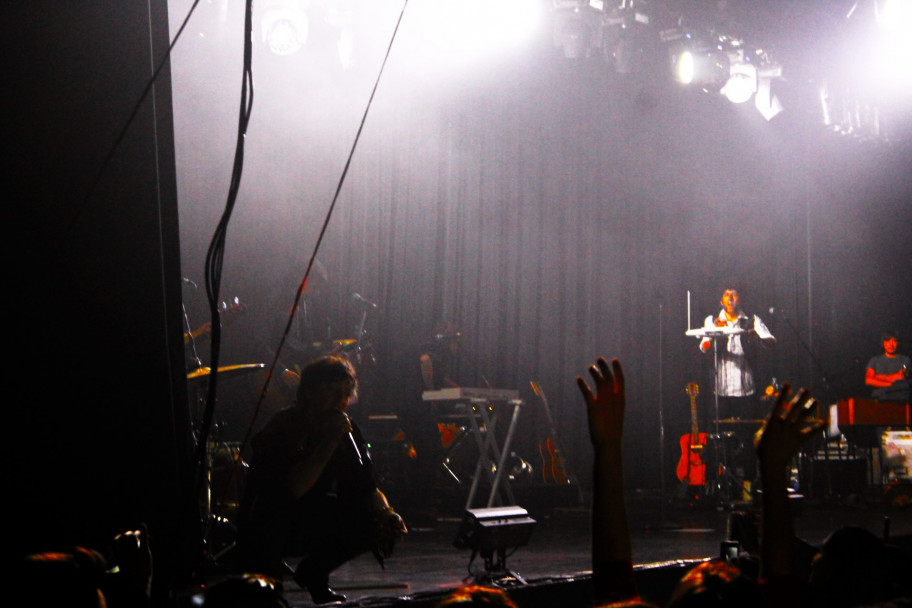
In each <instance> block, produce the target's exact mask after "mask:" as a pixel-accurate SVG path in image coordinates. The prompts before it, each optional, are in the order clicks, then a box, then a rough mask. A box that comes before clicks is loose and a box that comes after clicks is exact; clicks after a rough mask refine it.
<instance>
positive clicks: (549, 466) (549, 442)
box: [530, 380, 571, 484]
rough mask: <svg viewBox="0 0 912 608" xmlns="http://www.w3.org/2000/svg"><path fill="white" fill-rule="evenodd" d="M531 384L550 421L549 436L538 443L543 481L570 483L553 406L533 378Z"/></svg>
mask: <svg viewBox="0 0 912 608" xmlns="http://www.w3.org/2000/svg"><path fill="white" fill-rule="evenodd" d="M530 384H531V385H532V391H533V392H534V393H535V396H536V397H538V398H539V399H540V400H541V402H542V407H543V408H544V410H545V418H546V419H547V421H548V431H549V433H550V435H549V436H548V437H547V438H545V439H544V440H542V441H540V442H539V444H538V453H539V455H540V456H541V463H542V466H541V473H542V481H543V482H545V483H558V484H565V483H570V482H571V479H570V475H569V474H568V473H567V469H566V467H565V466H564V459H563V456H562V455H561V452H560V448H559V447H558V445H557V439H556V437H557V432H556V429H555V427H554V419H553V418H552V417H551V408H550V407H548V400H547V399H546V398H545V393H544V391H542V389H541V387H540V386H539V385H538V383H537V382H535V381H534V380H533V381H531V382H530Z"/></svg>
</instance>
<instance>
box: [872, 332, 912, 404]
mask: <svg viewBox="0 0 912 608" xmlns="http://www.w3.org/2000/svg"><path fill="white" fill-rule="evenodd" d="M880 341H881V345H882V346H883V351H884V352H883V354H882V355H877V356H875V357H872V358H871V360H870V361H868V366H867V368H866V369H865V384H866V385H868V386H871V387H874V390H873V391H872V392H871V397H873V398H874V399H878V400H880V401H901V402H905V403H908V402H909V393H910V390H909V368H910V367H912V359H910V358H909V357H908V356H907V355H901V354H899V353H898V352H897V349H898V348H899V338H898V336H897V335H896V332H893V331H889V332H884V333H883V334H882V335H881V337H880Z"/></svg>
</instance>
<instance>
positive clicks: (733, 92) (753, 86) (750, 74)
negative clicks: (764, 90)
mask: <svg viewBox="0 0 912 608" xmlns="http://www.w3.org/2000/svg"><path fill="white" fill-rule="evenodd" d="M731 58H732V61H731V63H730V65H729V75H728V80H726V81H725V86H723V87H722V88H721V89H720V91H719V92H720V93H722V94H723V95H725V97H726V99H728V100H729V101H730V102H732V103H744V102H746V101H748V100H749V99H750V98H751V97H752V96H753V94H754V93H755V92H756V91H757V68H756V67H754V66H753V65H751V64H750V63H747V62H745V61H744V54H743V52H741V51H738V52H736V53H733V54H732V55H731Z"/></svg>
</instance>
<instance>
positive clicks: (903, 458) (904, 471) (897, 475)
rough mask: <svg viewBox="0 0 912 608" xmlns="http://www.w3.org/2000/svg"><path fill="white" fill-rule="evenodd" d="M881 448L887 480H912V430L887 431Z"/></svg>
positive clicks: (882, 438) (882, 469)
mask: <svg viewBox="0 0 912 608" xmlns="http://www.w3.org/2000/svg"><path fill="white" fill-rule="evenodd" d="M881 449H882V450H883V451H882V452H881V462H882V464H881V471H882V472H883V474H884V475H886V478H887V480H888V481H892V480H894V479H907V480H912V431H885V432H884V434H883V436H882V437H881Z"/></svg>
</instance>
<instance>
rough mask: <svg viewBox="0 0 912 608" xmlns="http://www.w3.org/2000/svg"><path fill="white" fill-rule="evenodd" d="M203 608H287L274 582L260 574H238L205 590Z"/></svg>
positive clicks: (286, 603)
mask: <svg viewBox="0 0 912 608" xmlns="http://www.w3.org/2000/svg"><path fill="white" fill-rule="evenodd" d="M205 598H206V599H205V601H204V602H203V606H204V608H288V602H287V601H286V600H285V597H284V596H283V595H282V592H281V590H280V589H279V587H278V585H277V584H276V581H275V580H274V579H272V578H269V577H268V576H264V575H262V574H238V575H233V576H229V577H227V578H224V579H221V580H219V581H217V582H215V583H213V584H212V585H210V586H209V587H208V588H207V589H206V595H205Z"/></svg>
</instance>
